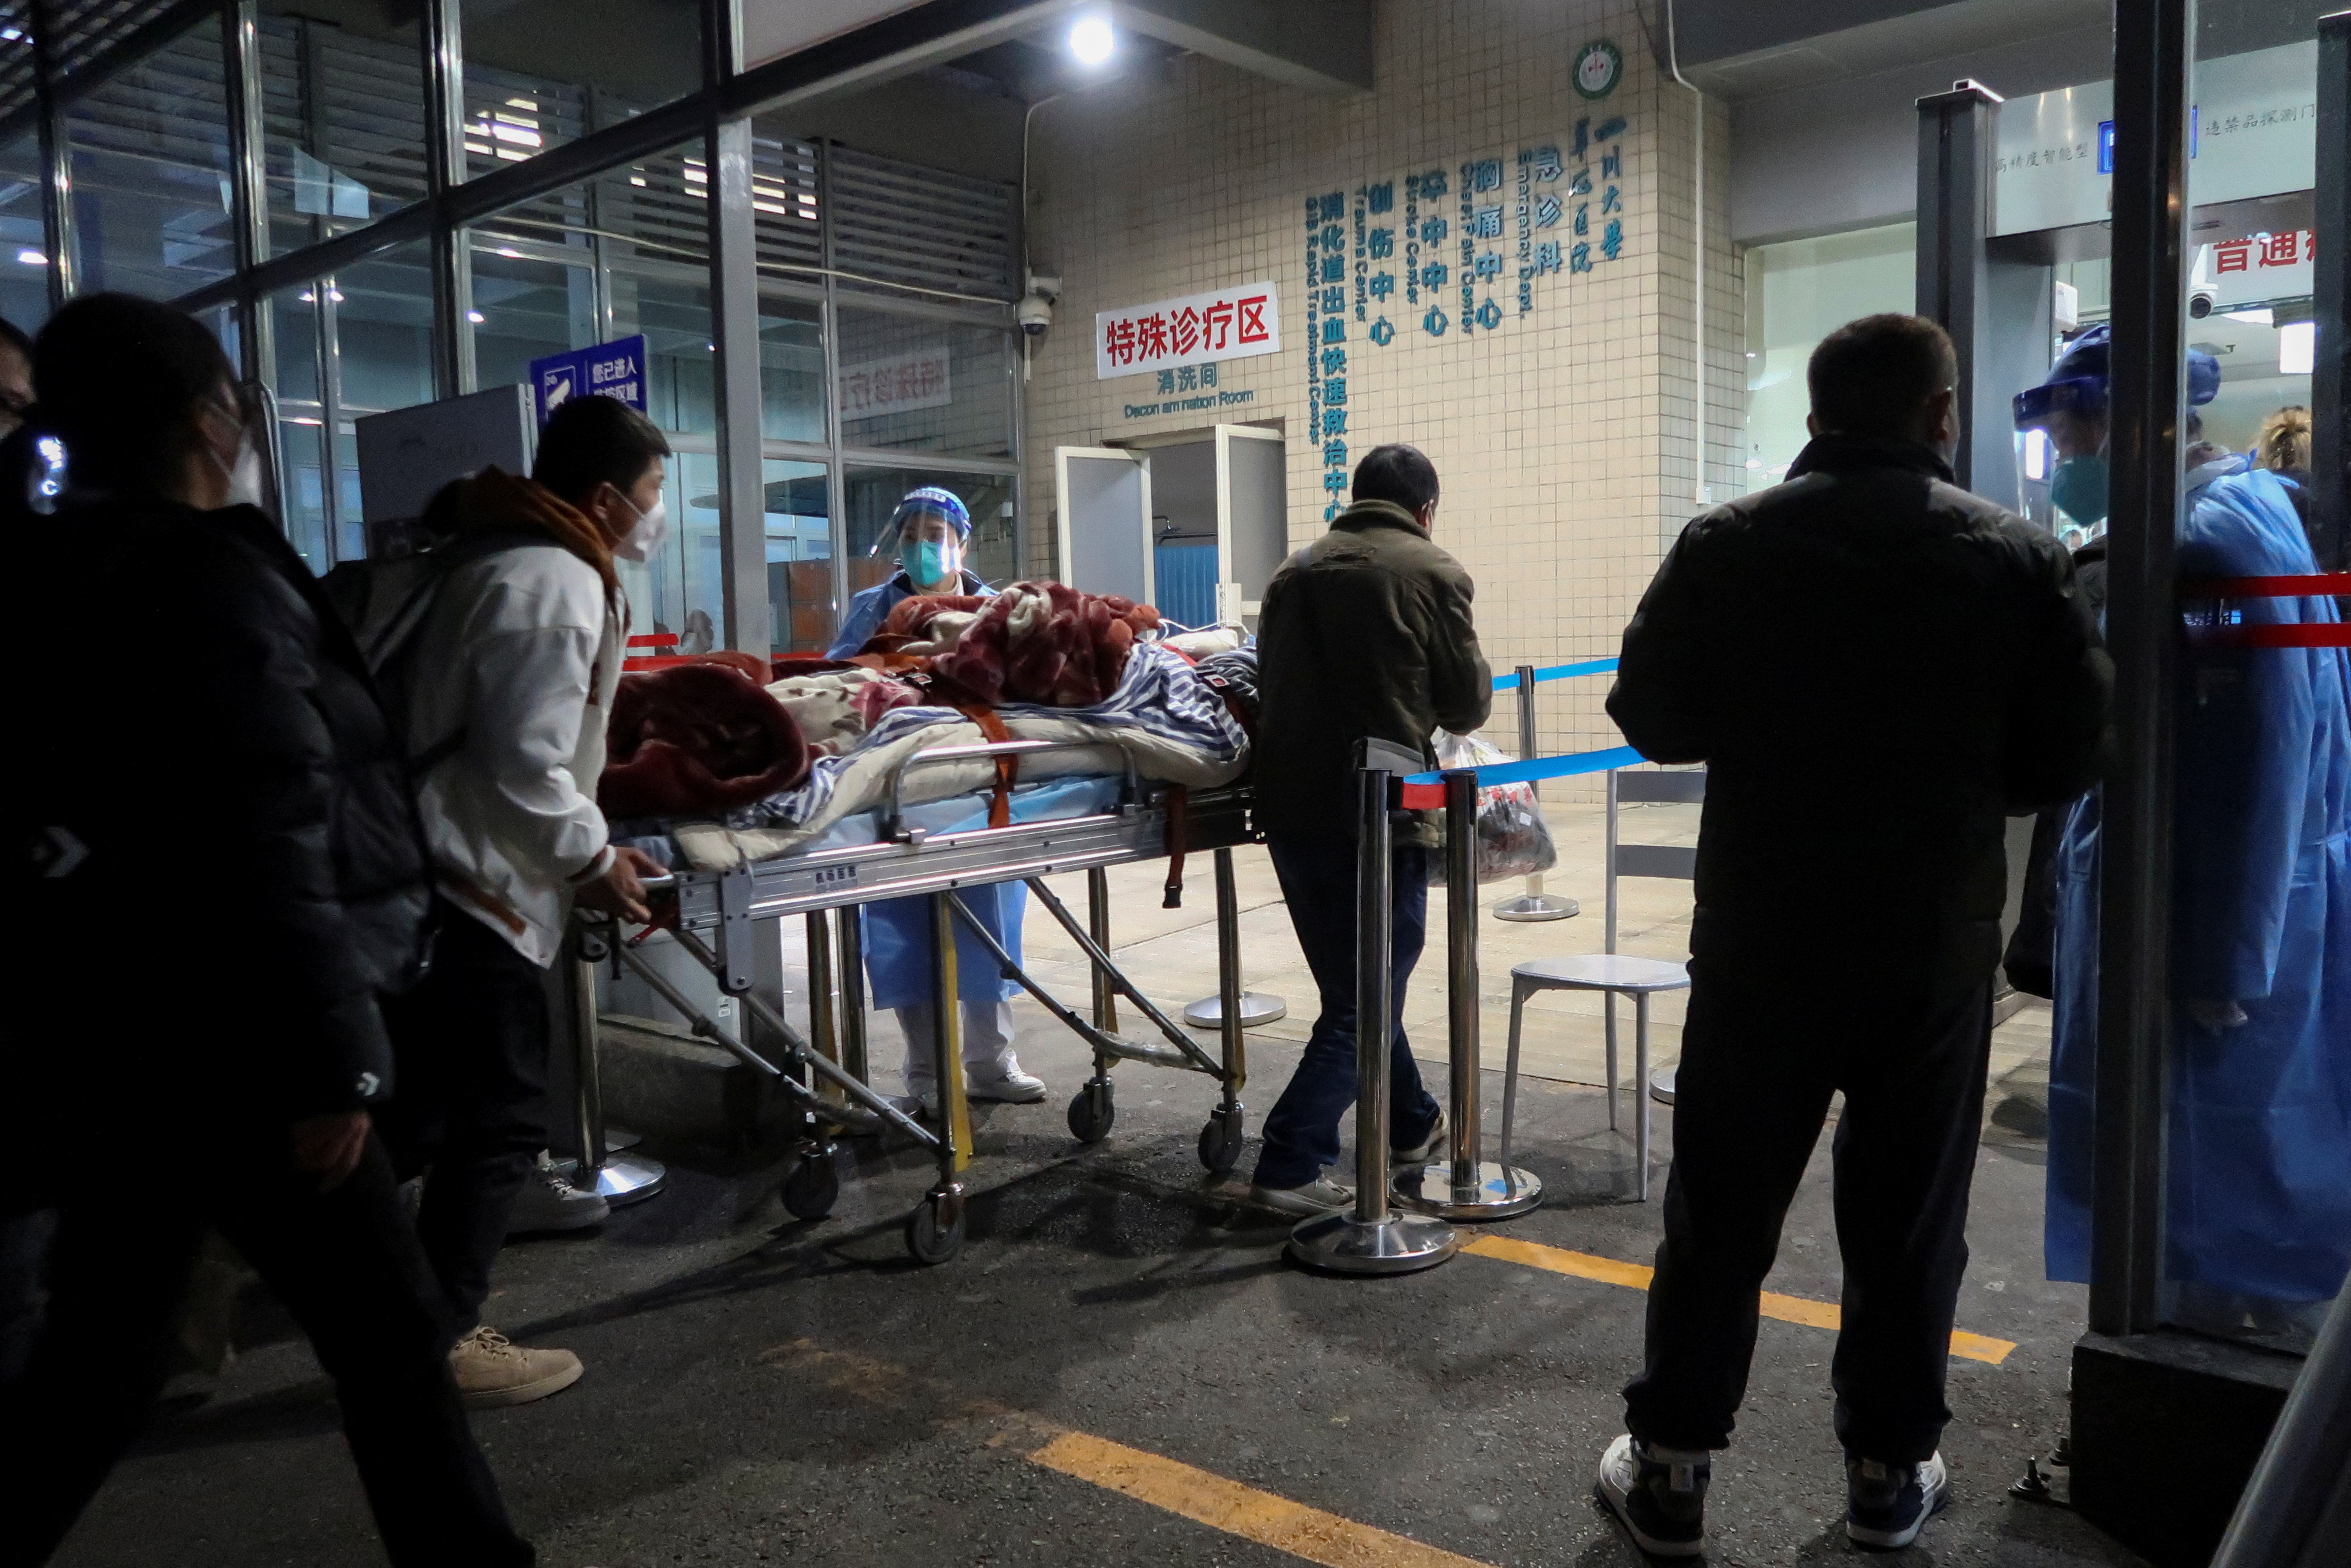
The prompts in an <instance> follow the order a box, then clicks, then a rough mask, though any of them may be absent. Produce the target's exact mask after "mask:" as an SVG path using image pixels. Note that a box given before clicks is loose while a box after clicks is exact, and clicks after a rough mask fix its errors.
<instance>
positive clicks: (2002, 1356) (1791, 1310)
mask: <svg viewBox="0 0 2351 1568" xmlns="http://www.w3.org/2000/svg"><path fill="white" fill-rule="evenodd" d="M1461 1250H1463V1251H1464V1252H1474V1253H1476V1254H1477V1255H1478V1256H1479V1257H1480V1258H1492V1259H1495V1260H1498V1261H1500V1262H1504V1263H1518V1264H1522V1265H1524V1266H1525V1267H1527V1268H1530V1269H1541V1270H1546V1271H1548V1272H1550V1273H1553V1274H1573V1275H1574V1276H1575V1277H1576V1278H1577V1279H1579V1280H1597V1281H1600V1282H1601V1283H1602V1284H1604V1285H1623V1286H1625V1287H1627V1288H1628V1289H1631V1290H1635V1291H1646V1290H1647V1289H1648V1288H1649V1277H1650V1275H1651V1274H1653V1273H1654V1272H1655V1271H1656V1270H1652V1269H1650V1268H1649V1267H1648V1266H1647V1265H1646V1264H1644V1263H1624V1262H1619V1261H1618V1260H1615V1259H1614V1258H1595V1257H1593V1255H1592V1254H1591V1253H1589V1252H1570V1251H1569V1250H1567V1249H1565V1248H1563V1247H1546V1246H1544V1245H1543V1244H1542V1243H1541V1242H1540V1241H1522V1240H1520V1239H1518V1238H1517V1237H1515V1236H1494V1235H1485V1236H1480V1237H1479V1238H1478V1239H1476V1240H1474V1241H1471V1242H1469V1243H1468V1244H1467V1245H1465V1246H1464V1247H1463V1248H1462V1249H1461ZM1762 1311H1763V1315H1764V1316H1765V1317H1767V1318H1777V1319H1779V1320H1780V1321H1781V1322H1787V1323H1802V1324H1803V1325H1804V1326H1805V1327H1807V1328H1816V1329H1830V1330H1834V1329H1835V1328H1836V1327H1838V1326H1839V1325H1840V1324H1841V1323H1842V1322H1844V1313H1843V1312H1842V1311H1841V1310H1840V1309H1839V1308H1838V1306H1837V1304H1836V1303H1835V1302H1834V1301H1813V1300H1811V1299H1810V1298H1809V1297H1805V1296H1782V1295H1781V1294H1779V1293H1778V1292H1776V1291H1764V1292H1763V1303H1762ZM2015 1348H2016V1342H2015V1341H2013V1340H2005V1339H1993V1338H1991V1337H1990V1336H1989V1335H1986V1334H1980V1333H1968V1332H1967V1331H1965V1330H1964V1329H1953V1330H1952V1331H1951V1354H1953V1355H1958V1356H1964V1357H1966V1358H1967V1359H1968V1360H1970V1361H1980V1362H1986V1363H1989V1364H1991V1365H1993V1366H1998V1365H1999V1364H2001V1362H2003V1361H2006V1360H2007V1359H2008V1353H2009V1352H2010V1351H2012V1350H2014V1349H2015Z"/></svg>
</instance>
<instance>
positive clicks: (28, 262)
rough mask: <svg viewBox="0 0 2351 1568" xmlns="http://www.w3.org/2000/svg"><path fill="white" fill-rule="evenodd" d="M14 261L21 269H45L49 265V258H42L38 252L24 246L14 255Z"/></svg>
mask: <svg viewBox="0 0 2351 1568" xmlns="http://www.w3.org/2000/svg"><path fill="white" fill-rule="evenodd" d="M16 261H17V263H18V265H20V266H23V267H47V266H48V265H49V258H48V257H47V256H43V255H42V254H41V253H40V252H39V251H37V250H35V249H34V248H33V247H32V246H26V247H25V248H24V249H22V250H20V251H18V252H17V253H16Z"/></svg>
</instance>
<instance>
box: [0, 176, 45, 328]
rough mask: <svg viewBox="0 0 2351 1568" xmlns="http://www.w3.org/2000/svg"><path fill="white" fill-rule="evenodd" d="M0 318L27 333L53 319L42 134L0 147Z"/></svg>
mask: <svg viewBox="0 0 2351 1568" xmlns="http://www.w3.org/2000/svg"><path fill="white" fill-rule="evenodd" d="M0 316H5V317H6V318H7V319H9V320H10V321H11V322H12V323H14V324H15V325H16V328H17V329H19V330H21V331H23V332H26V333H27V334H30V333H34V332H37V331H39V330H40V329H41V323H42V322H44V321H46V320H47V319H49V257H48V241H47V239H46V238H44V237H43V231H42V227H41V140H40V138H39V137H38V136H20V137H18V138H17V139H16V141H11V142H9V143H7V144H6V145H5V146H0Z"/></svg>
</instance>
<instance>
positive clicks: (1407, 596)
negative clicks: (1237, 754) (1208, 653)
mask: <svg viewBox="0 0 2351 1568" xmlns="http://www.w3.org/2000/svg"><path fill="white" fill-rule="evenodd" d="M1436 517H1437V469H1436V467H1435V466H1434V465H1431V464H1430V462H1429V461H1428V459H1427V458H1426V456H1424V455H1422V454H1421V453H1420V452H1419V451H1418V450H1416V448H1413V447H1410V446H1381V447H1376V448H1374V450H1373V451H1372V452H1371V453H1370V454H1369V455H1367V456H1365V457H1364V460H1363V462H1361V463H1360V464H1358V465H1356V467H1355V486H1354V505H1353V506H1352V507H1348V508H1347V509H1346V510H1345V511H1344V512H1343V513H1341V514H1340V515H1339V517H1338V518H1337V519H1336V520H1335V521H1333V522H1332V525H1331V531H1330V532H1329V533H1327V534H1324V535H1323V536H1322V538H1320V539H1317V540H1316V541H1315V542H1314V543H1312V544H1311V545H1309V546H1307V547H1306V548H1305V549H1302V550H1300V551H1299V552H1298V553H1297V554H1295V555H1293V556H1291V557H1290V559H1289V561H1288V562H1287V563H1286V564H1285V565H1284V566H1283V567H1282V569H1281V570H1280V572H1278V573H1276V574H1275V576H1274V580H1273V582H1272V584H1271V585H1270V587H1268V588H1267V590H1266V592H1265V607H1264V610H1263V612H1261V613H1260V615H1259V621H1258V662H1259V710H1258V736H1257V821H1258V825H1259V827H1261V828H1263V829H1264V830H1265V836H1266V848H1267V849H1268V850H1269V851H1270V852H1271V853H1272V856H1273V869H1274V873H1275V874H1276V875H1277V876H1279V877H1280V879H1281V894H1282V898H1283V899H1284V901H1285V902H1287V904H1289V907H1290V925H1291V926H1292V927H1293V928H1294V929H1295V930H1296V931H1297V933H1298V945H1299V946H1300V947H1301V948H1302V949H1304V951H1305V954H1306V963H1307V967H1309V968H1311V970H1313V972H1314V985H1315V988H1316V989H1317V990H1318V991H1320V992H1321V994H1322V1011H1321V1013H1320V1014H1319V1015H1317V1017H1316V1018H1315V1019H1314V1030H1313V1033H1312V1035H1311V1037H1310V1038H1309V1039H1308V1040H1307V1042H1306V1054H1305V1055H1304V1056H1303V1057H1302V1058H1301V1059H1300V1061H1299V1063H1298V1071H1296V1072H1294V1073H1292V1074H1291V1075H1290V1086H1289V1087H1288V1088H1286V1089H1284V1090H1283V1091H1282V1092H1281V1098H1280V1100H1278V1101H1276V1102H1275V1103H1274V1107H1273V1112H1272V1113H1271V1114H1270V1115H1269V1116H1267V1117H1266V1119H1265V1146H1264V1149H1263V1150H1262V1151H1261V1152H1260V1153H1259V1155H1258V1163H1257V1174H1256V1176H1254V1178H1253V1179H1252V1182H1251V1186H1250V1191H1251V1195H1252V1196H1253V1197H1255V1198H1256V1199H1257V1200H1258V1201H1259V1203H1261V1204H1263V1205H1265V1206H1266V1207H1270V1208H1274V1209H1277V1210H1280V1212H1282V1213H1285V1214H1301V1215H1310V1214H1319V1213H1322V1212H1324V1211H1325V1210H1329V1209H1338V1208H1344V1207H1347V1206H1348V1205H1349V1204H1351V1203H1353V1201H1354V1193H1353V1191H1352V1190H1351V1189H1350V1188H1348V1187H1345V1186H1341V1185H1340V1184H1339V1183H1337V1182H1334V1181H1332V1180H1331V1179H1330V1178H1329V1177H1328V1176H1325V1175H1323V1174H1322V1173H1323V1172H1324V1170H1325V1169H1326V1168H1327V1167H1329V1166H1332V1165H1333V1164H1335V1163H1336V1162H1337V1160H1338V1158H1339V1118H1340V1116H1341V1115H1342V1114H1343V1113H1345V1111H1346V1109H1347V1107H1348V1106H1349V1105H1350V1104H1351V1103H1353V1100H1354V1097H1355V841H1354V834H1355V782H1354V751H1355V742H1356V741H1357V740H1359V739H1362V738H1364V737H1374V738H1376V739H1380V740H1384V741H1390V742H1393V743H1394V744H1395V745H1397V746H1401V747H1405V748H1406V749H1407V750H1410V751H1414V752H1416V753H1418V754H1419V755H1420V756H1421V757H1422V758H1425V759H1426V760H1427V761H1428V762H1429V764H1430V766H1434V765H1435V757H1434V754H1433V753H1432V752H1431V750H1430V748H1429V737H1430V736H1431V734H1432V733H1434V732H1435V731H1436V730H1437V729H1440V728H1442V729H1448V730H1452V731H1454V732H1455V733H1457V734H1466V733H1467V732H1468V731H1470V730H1474V729H1476V728H1477V727H1479V726H1480V725H1482V724H1484V723H1485V722H1486V714H1487V711H1488V709H1489V708H1490V707H1491V706H1492V705H1493V696H1494V691H1493V687H1494V683H1493V677H1492V675H1491V674H1490V673H1489V671H1488V670H1487V668H1486V661H1485V658H1484V656H1483V655H1482V654H1480V653H1479V651H1478V631H1477V628H1476V627H1475V626H1474V625H1472V624H1471V623H1470V619H1469V599H1470V595H1471V592H1472V590H1471V586H1470V582H1469V574H1468V572H1466V571H1464V570H1461V566H1460V563H1459V562H1458V561H1456V560H1455V559H1453V558H1452V557H1451V556H1449V555H1447V554H1446V553H1445V552H1444V551H1443V550H1441V549H1437V546H1436V545H1434V544H1432V543H1430V542H1429V537H1428V536H1429V528H1430V525H1431V524H1432V523H1433V522H1434V521H1435V519H1436ZM1436 844H1437V830H1436V825H1435V824H1434V823H1432V822H1429V821H1426V820H1424V819H1421V818H1419V817H1415V818H1413V819H1412V820H1411V821H1408V822H1407V823H1405V824H1400V825H1399V826H1398V827H1397V829H1396V831H1395V852H1394V854H1395V861H1394V865H1393V867H1392V871H1393V874H1394V883H1393V885H1394V887H1395V903H1394V904H1393V905H1392V906H1391V915H1390V917H1389V918H1390V922H1391V925H1390V932H1391V936H1392V942H1393V945H1392V947H1391V949H1390V951H1391V953H1392V954H1393V958H1392V964H1393V971H1392V978H1391V991H1390V995H1391V996H1392V998H1394V1004H1395V1017H1394V1018H1393V1019H1390V1026H1389V1027H1390V1031H1391V1034H1392V1036H1393V1045H1392V1048H1391V1050H1392V1054H1391V1057H1390V1065H1389V1071H1388V1093H1389V1096H1390V1098H1389V1110H1388V1126H1389V1129H1390V1131H1391V1133H1392V1134H1393V1136H1394V1138H1395V1151H1394V1152H1395V1163H1396V1164H1397V1166H1399V1167H1403V1166H1410V1165H1413V1164H1415V1163H1416V1162H1419V1161H1423V1160H1426V1159H1427V1158H1429V1157H1430V1151H1431V1150H1433V1149H1434V1148H1435V1147H1436V1146H1437V1142H1438V1141H1439V1139H1440V1138H1441V1137H1442V1135H1443V1125H1444V1120H1445V1117H1444V1113H1443V1112H1442V1111H1440V1110H1439V1109H1438V1107H1437V1102H1436V1101H1435V1100H1434V1099H1432V1098H1430V1096H1429V1094H1428V1092H1427V1091H1426V1090H1425V1089H1423V1088H1422V1087H1421V1085H1420V1071H1419V1070H1418V1069H1417V1068H1416V1066H1415V1065H1414V1064H1413V1060H1412V1051H1411V1049H1410V1048H1409V1047H1408V1046H1407V1045H1406V1044H1405V1035H1404V1029H1403V1026H1402V1022H1401V1020H1402V1019H1403V1017H1404V998H1405V983H1406V982H1407V981H1408V980H1409V979H1410V978H1411V977H1412V967H1413V965H1414V963H1415V962H1416V960H1417V959H1418V958H1419V957H1420V949H1421V945H1422V941H1423V938H1424V936H1425V934H1426V928H1427V917H1428V872H1429V860H1430V856H1431V853H1432V852H1433V851H1434V849H1435V847H1436Z"/></svg>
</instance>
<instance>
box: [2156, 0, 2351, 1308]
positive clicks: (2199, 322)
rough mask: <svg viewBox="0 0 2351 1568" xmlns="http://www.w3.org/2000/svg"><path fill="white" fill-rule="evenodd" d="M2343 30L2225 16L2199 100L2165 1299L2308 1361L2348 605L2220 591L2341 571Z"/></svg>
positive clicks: (2337, 919) (2201, 78)
mask: <svg viewBox="0 0 2351 1568" xmlns="http://www.w3.org/2000/svg"><path fill="white" fill-rule="evenodd" d="M2333 9H2335V6H2333V5H2319V4H2315V3H2314V0H2293V3H2292V4H2286V5H2271V6H2266V7H2261V8H2258V13H2259V14H2258V15H2257V16H2256V15H2251V14H2249V15H2248V16H2241V17H2238V18H2236V19H2235V20H2234V21H2233V22H2232V23H2231V25H2230V26H2212V25H2211V23H2212V18H2210V17H2208V18H2206V25H2205V26H2203V27H2202V28H2201V37H2199V48H2198V59H2197V61H2196V66H2195V71H2194V76H2193V81H2192V88H2191V90H2190V92H2189V100H2190V102H2191V103H2193V104H2194V105H2195V119H2196V125H2195V131H2194V141H2193V148H2194V154H2193V157H2192V159H2191V161H2190V162H2189V203H2190V206H2191V209H2192V214H2191V219H2190V225H2189V241H2190V244H2191V246H2193V249H2192V253H2191V267H2190V276H2189V279H2188V294H2189V298H2188V312H2189V324H2188V325H2189V330H2188V350H2187V352H2188V363H2187V366H2186V375H2185V380H2186V382H2187V385H2188V396H2189V403H2190V405H2191V412H2190V418H2189V429H2188V433H2187V434H2188V441H2187V444H2186V451H2185V453H2184V455H2183V467H2184V473H2183V475H2182V480H2181V488H2182V497H2181V502H2180V517H2179V560H2178V569H2179V577H2180V589H2179V610H2180V625H2179V637H2180V644H2179V655H2178V660H2179V686H2178V691H2179V701H2178V704H2177V706H2176V707H2175V708H2174V725H2175V732H2174V747H2173V749H2174V759H2175V771H2174V776H2173V805H2172V810H2173V813H2174V821H2173V841H2172V862H2173V873H2174V874H2173V878H2172V887H2173V896H2172V904H2171V929H2172V937H2173V940H2172V952H2171V966H2170V977H2169V978H2170V985H2171V992H2172V997H2173V998H2174V1008H2173V1011H2172V1017H2171V1060H2170V1061H2169V1063H2168V1081H2167V1082H2166V1084H2165V1093H2166V1100H2167V1115H2168V1124H2167V1126H2166V1129H2165V1132H2166V1137H2165V1141H2164V1158H2165V1161H2166V1164H2167V1166H2168V1169H2167V1172H2166V1189H2165V1192H2164V1204H2163V1209H2162V1215H2163V1228H2164V1237H2163V1259H2162V1263H2163V1275H2164V1279H2165V1281H2166V1284H2167V1286H2168V1291H2167V1297H2168V1300H2167V1301H2166V1303H2165V1304H2166V1310H2167V1315H2168V1316H2169V1317H2170V1319H2171V1321H2173V1322H2177V1323H2179V1324H2181V1325H2182V1326H2185V1327H2189V1328H2193V1329H2198V1330H2200V1331H2202V1332H2205V1333H2219V1334H2225V1335H2228V1336H2230V1337H2231V1338H2238V1339H2244V1340H2249V1341H2252V1342H2255V1343H2263V1344H2267V1345H2271V1346H2273V1347H2275V1348H2279V1349H2286V1350H2306V1349H2307V1348H2308V1347H2309V1344H2310V1342H2311V1339H2312V1337H2313V1335H2314V1332H2315V1330H2316V1328H2317V1326H2318V1323H2319V1322H2320V1321H2321V1320H2322V1318H2323V1317H2324V1315H2325V1310H2326V1307H2327V1305H2328V1303H2329V1302H2330V1301H2331V1300H2332V1298H2333V1297H2334V1296H2335V1292H2336V1291H2337V1290H2338V1289H2340V1287H2341V1286H2342V1283H2343V1280H2344V1276H2345V1272H2346V1267H2351V1178H2346V1173H2351V1122H2346V1119H2345V1117H2344V1114H2343V1109H2344V1105H2345V1100H2344V1092H2345V1086H2346V1083H2351V1076H2346V1071H2345V1062H2346V1055H2345V1041H2344V1038H2343V1032H2342V1020H2343V1019H2345V1018H2346V1017H2351V931H2346V926H2345V924H2344V921H2343V919H2342V913H2341V912H2342V911H2343V910H2344V909H2345V908H2346V906H2351V856H2346V854H2345V853H2344V850H2343V845H2344V843H2345V841H2346V834H2351V650H2346V648H2345V647H2344V646H2343V635H2342V633H2343V627H2342V624H2341V621H2340V617H2339V613H2338V611H2337V608H2336V601H2335V599H2334V598H2332V597H2331V596H2329V595H2326V594H2324V593H2319V592H2315V591H2308V590H2307V589H2305V591H2301V592H2293V591H2285V592H2275V591H2263V592H2255V591H2228V592H2221V593H2214V592H2211V591H2209V590H2208V591H2199V585H2204V584H2210V583H2213V582H2214V581H2216V580H2235V579H2241V578H2246V577H2272V578H2276V577H2286V578H2291V577H2294V576H2303V577H2309V576H2312V575H2314V574H2315V573H2316V572H2317V570H2319V562H2318V559H2317V554H2316V551H2315V550H2314V548H2313V544H2312V541H2311V539H2310V538H2309V536H2308V533H2307V529H2308V523H2309V518H2310V517H2311V516H2312V511H2311V507H2310V500H2311V490H2312V487H2313V486H2315V485H2319V484H2330V483H2331V484H2336V485H2339V484H2340V483H2341V476H2339V475H2337V476H2331V478H2330V477H2322V476H2316V475H2314V474H2313V472H2312V465H2311V461H2310V454H2309V448H2308V439H2309V435H2308V433H2309V431H2310V426H2311V416H2310V403H2311V376H2310V371H2311V368H2312V363H2313V360H2314V351H2315V347H2316V344H2315V328H2314V311H2313V308H2312V294H2313V287H2314V277H2315V267H2316V265H2317V257H2318V256H2325V255H2326V253H2327V252H2328V251H2329V249H2330V248H2331V247H2332V248H2335V249H2337V250H2338V251H2339V247H2340V246H2341V245H2342V243H2343V238H2344V236H2341V235H2325V236H2321V235H2316V234H2315V233H2314V222H2315V218H2314V203H2313V199H2312V198H2313V181H2314V168H2315V158H2316V152H2317V141H2316V132H2317V125H2316V122H2315V119H2314V109H2315V104H2316V99H2317V96H2318V90H2317V70H2318V47H2317V42H2316V28H2315V24H2316V20H2317V18H2318V16H2319V15H2320V14H2321V13H2322V11H2326V10H2333ZM2314 251H2315V252H2316V253H2317V256H2314ZM2255 586H2258V587H2263V588H2274V589H2290V588H2291V587H2292V585H2291V584H2290V583H2272V584H2264V585H2255Z"/></svg>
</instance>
